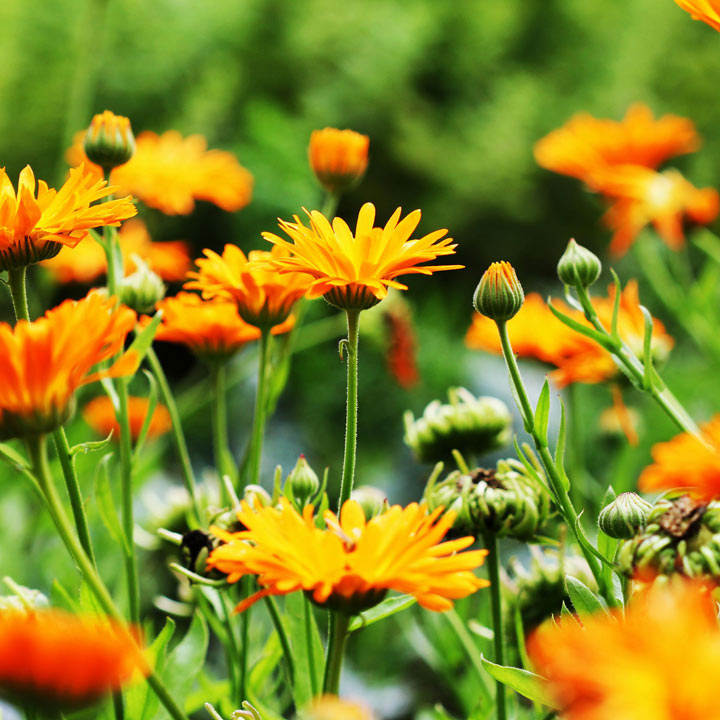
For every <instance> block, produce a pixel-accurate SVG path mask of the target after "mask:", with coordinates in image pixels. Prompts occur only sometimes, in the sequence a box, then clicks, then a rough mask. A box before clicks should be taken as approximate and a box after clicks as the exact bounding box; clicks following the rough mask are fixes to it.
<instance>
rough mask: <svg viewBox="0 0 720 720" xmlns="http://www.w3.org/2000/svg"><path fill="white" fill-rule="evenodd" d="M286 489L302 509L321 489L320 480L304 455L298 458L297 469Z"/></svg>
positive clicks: (293, 471)
mask: <svg viewBox="0 0 720 720" xmlns="http://www.w3.org/2000/svg"><path fill="white" fill-rule="evenodd" d="M285 489H286V491H287V490H289V495H290V497H291V498H292V499H294V500H295V501H296V503H297V504H298V505H299V506H300V507H304V506H305V505H307V504H308V503H309V502H310V500H312V498H313V497H314V495H315V494H316V493H317V491H318V490H319V489H320V480H319V478H318V476H317V474H316V473H315V471H314V470H313V469H312V468H311V467H310V464H309V463H308V461H307V460H306V459H305V456H304V455H301V456H300V457H299V458H298V461H297V463H295V467H294V468H293V469H292V470H291V471H290V474H289V475H288V476H287V480H286V481H285Z"/></svg>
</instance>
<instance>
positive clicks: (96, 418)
mask: <svg viewBox="0 0 720 720" xmlns="http://www.w3.org/2000/svg"><path fill="white" fill-rule="evenodd" d="M149 409H150V402H149V400H148V399H147V398H142V397H133V396H131V397H129V398H128V418H129V420H130V436H131V437H132V439H133V440H137V439H138V437H140V431H141V430H142V427H143V424H144V423H145V418H146V417H147V414H148V410H149ZM83 417H84V418H85V422H86V423H87V424H88V425H89V426H90V427H91V428H92V429H93V430H94V431H95V432H96V433H97V434H98V435H101V436H102V437H107V436H108V435H109V434H110V431H112V433H113V437H114V439H115V440H117V439H118V438H119V437H120V424H119V423H118V421H117V417H116V415H115V408H114V407H113V404H112V401H111V400H110V398H109V397H108V396H107V395H98V396H97V397H96V398H93V399H92V400H91V401H90V402H89V403H88V404H87V405H85V407H84V408H83ZM171 427H172V421H171V420H170V413H169V412H168V409H167V408H166V407H165V406H164V405H160V404H158V405H156V406H155V409H154V410H153V414H152V418H151V420H150V425H149V426H148V434H147V436H148V437H149V438H153V437H158V436H159V435H163V434H164V433H166V432H167V431H168V430H170V428H171Z"/></svg>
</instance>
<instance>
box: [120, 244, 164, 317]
mask: <svg viewBox="0 0 720 720" xmlns="http://www.w3.org/2000/svg"><path fill="white" fill-rule="evenodd" d="M133 262H134V263H135V266H136V268H137V270H135V272H134V273H132V274H131V275H127V276H126V277H124V278H123V279H122V280H121V281H120V282H119V283H118V297H119V298H120V302H121V303H122V304H123V305H127V306H128V307H129V308H132V309H133V310H135V312H137V313H141V314H142V313H149V312H152V310H153V309H154V307H155V303H156V302H158V301H159V300H162V299H163V298H164V297H165V285H164V284H163V281H162V280H161V279H160V276H159V275H156V274H155V273H154V272H153V271H152V270H151V269H150V267H149V266H148V264H147V263H146V262H144V261H143V260H141V259H140V258H139V257H138V256H137V255H133Z"/></svg>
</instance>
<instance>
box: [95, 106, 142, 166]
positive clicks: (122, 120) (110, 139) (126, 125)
mask: <svg viewBox="0 0 720 720" xmlns="http://www.w3.org/2000/svg"><path fill="white" fill-rule="evenodd" d="M83 146H84V149H85V154H86V155H87V157H88V160H90V162H94V163H95V164H96V165H99V166H100V167H101V168H102V169H103V171H104V172H105V173H108V172H110V170H112V169H113V168H115V167H117V166H118V165H123V164H125V163H126V162H127V161H128V160H129V159H130V158H131V157H132V156H133V154H134V153H135V137H134V135H133V131H132V128H131V127H130V121H129V120H128V119H127V118H126V117H122V116H120V115H114V114H113V113H111V112H110V111H109V110H106V111H105V112H104V113H101V114H99V115H95V116H94V117H93V119H92V121H91V122H90V127H89V128H88V129H87V132H86V133H85V141H84V144H83Z"/></svg>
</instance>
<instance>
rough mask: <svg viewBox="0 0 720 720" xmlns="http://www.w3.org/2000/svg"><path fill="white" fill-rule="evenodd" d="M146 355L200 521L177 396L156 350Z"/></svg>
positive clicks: (184, 477)
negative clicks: (170, 425)
mask: <svg viewBox="0 0 720 720" xmlns="http://www.w3.org/2000/svg"><path fill="white" fill-rule="evenodd" d="M145 357H146V358H147V361H148V363H150V368H151V369H152V372H153V375H154V376H155V379H156V380H157V383H158V387H159V388H160V394H161V395H162V399H163V402H164V403H165V407H167V409H168V413H170V420H171V421H172V435H173V440H174V442H175V447H176V449H177V453H178V457H179V458H180V467H181V469H182V474H183V479H184V480H185V487H186V488H187V491H188V493H189V494H190V500H191V501H192V508H193V513H194V515H195V520H196V522H198V523H200V508H199V506H198V499H197V491H196V488H195V475H194V474H193V469H192V464H191V463H190V454H189V453H188V449H187V442H186V441H185V433H184V432H183V429H182V423H181V421H180V413H179V412H178V408H177V403H176V402H175V397H174V396H173V393H172V390H171V389H170V384H169V383H168V381H167V377H165V372H164V370H163V368H162V365H161V364H160V360H159V359H158V356H157V355H156V354H155V350H154V349H153V348H152V347H151V348H150V349H149V350H148V351H147V355H146V356H145Z"/></svg>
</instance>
